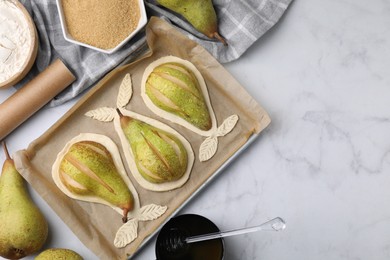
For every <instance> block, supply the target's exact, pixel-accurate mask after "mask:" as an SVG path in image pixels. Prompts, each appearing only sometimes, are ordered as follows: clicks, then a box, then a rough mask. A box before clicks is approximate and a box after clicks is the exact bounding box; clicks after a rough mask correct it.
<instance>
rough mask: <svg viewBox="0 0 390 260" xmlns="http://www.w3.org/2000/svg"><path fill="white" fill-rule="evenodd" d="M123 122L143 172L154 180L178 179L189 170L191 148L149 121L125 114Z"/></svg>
mask: <svg viewBox="0 0 390 260" xmlns="http://www.w3.org/2000/svg"><path fill="white" fill-rule="evenodd" d="M117 111H118V113H119V115H120V122H121V127H122V130H123V132H124V134H125V136H126V139H127V140H128V142H129V143H130V147H131V150H132V152H133V155H134V160H135V163H136V165H137V169H138V171H139V173H140V174H141V175H142V177H143V178H144V179H146V180H147V181H149V182H152V183H163V182H169V181H175V180H178V179H179V178H180V177H182V176H183V175H184V173H185V172H186V169H187V163H188V159H187V151H186V149H185V148H184V146H183V144H182V143H181V142H180V140H179V139H178V138H177V137H175V136H174V135H172V134H170V133H167V132H165V131H163V130H161V129H158V128H156V127H153V126H151V125H149V124H147V123H145V122H142V121H140V120H137V119H135V118H131V117H129V116H124V115H122V114H121V112H120V111H119V109H118V110H117Z"/></svg>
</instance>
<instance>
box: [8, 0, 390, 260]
mask: <svg viewBox="0 0 390 260" xmlns="http://www.w3.org/2000/svg"><path fill="white" fill-rule="evenodd" d="M226 68H227V69H228V70H229V71H230V72H231V73H232V74H233V75H234V76H235V77H236V78H237V80H238V81H239V82H241V83H242V85H243V86H245V87H246V88H247V90H248V91H249V93H250V94H251V95H252V96H253V97H254V98H255V99H256V100H257V101H258V102H259V103H260V104H262V106H263V107H264V108H265V109H266V110H267V111H268V112H269V114H270V116H271V118H272V120H273V121H272V123H271V125H270V126H269V127H268V128H267V129H266V130H265V131H264V132H263V133H262V134H261V136H260V137H259V138H258V139H257V140H256V141H255V142H254V143H253V144H252V145H251V147H249V149H247V150H246V152H245V153H243V154H242V155H241V156H240V157H239V158H238V159H237V160H236V161H234V162H233V163H232V164H231V166H230V167H229V168H228V169H226V170H225V171H224V172H223V173H222V175H220V176H219V177H217V179H215V180H214V181H213V182H212V183H211V184H210V185H209V186H208V187H207V188H206V189H205V190H204V191H203V192H202V193H201V194H200V195H199V196H197V197H196V198H195V199H193V200H192V202H191V203H190V204H188V205H187V206H186V207H185V208H184V209H183V210H182V211H181V212H180V214H183V213H196V214H201V215H204V216H207V217H208V218H210V219H212V220H213V221H214V222H215V223H216V224H217V225H218V226H219V227H220V228H221V229H223V230H227V229H233V228H239V227H244V226H253V225H256V224H259V223H261V222H263V221H266V220H268V219H271V218H273V217H275V216H280V217H283V218H284V219H285V220H286V222H287V229H286V230H284V231H283V232H280V233H272V232H270V233H264V232H263V233H252V234H248V235H242V236H238V237H231V238H227V239H225V246H226V259H228V260H230V259H271V260H279V259H289V260H290V259H300V260H302V259H317V260H318V259H324V260H327V259H375V260H379V259H390V236H389V234H390V203H389V201H390V199H389V197H390V1H385V0H373V1H363V0H343V1H340V0H328V1H322V0H295V1H294V2H293V4H292V5H291V7H290V9H289V10H288V12H287V13H286V15H285V16H284V17H283V19H282V21H281V22H280V23H279V24H278V25H277V26H276V27H275V28H273V29H272V30H271V31H270V32H269V33H267V35H266V36H264V37H263V38H262V39H260V40H259V41H258V42H256V44H255V45H254V46H252V47H251V48H250V50H248V52H247V53H245V55H244V56H243V57H242V58H240V59H239V60H237V61H235V62H232V63H230V64H226ZM12 92H13V90H1V91H0V101H3V100H4V99H5V98H7V97H8V96H9V95H10V94H11V93H12ZM73 104H74V101H73V102H70V103H68V104H65V105H63V106H60V107H57V108H50V109H49V108H45V109H43V110H41V111H40V112H39V113H37V114H36V115H35V116H34V117H32V118H31V119H30V120H28V122H26V123H25V124H23V125H22V126H21V127H19V128H18V130H17V131H15V132H14V133H13V134H11V135H10V136H9V137H8V138H7V142H8V143H9V149H10V150H11V151H16V150H19V149H23V148H25V147H26V145H27V144H28V143H29V142H31V141H32V140H34V139H35V138H37V137H38V136H40V135H41V134H42V133H43V132H45V131H46V130H47V129H48V128H49V127H50V126H51V125H52V124H53V123H54V122H55V121H56V120H57V119H58V118H60V117H61V116H62V115H63V114H64V113H65V112H66V111H67V110H68V109H69V108H70V107H71V106H72V105H73ZM3 160H4V155H3V154H1V155H0V162H1V163H2V162H3ZM32 192H33V195H34V199H35V200H36V201H37V202H38V203H39V205H40V207H41V208H42V209H43V211H44V212H45V214H46V215H47V217H48V219H49V224H50V230H51V231H50V237H49V240H48V243H47V245H46V247H67V248H71V249H74V250H76V251H78V252H79V253H80V254H82V255H83V256H84V257H85V259H94V258H96V257H95V256H94V255H93V254H92V253H91V252H90V251H89V250H88V249H86V248H85V247H84V246H83V245H82V244H81V242H80V241H79V240H78V239H77V238H76V237H75V236H74V235H73V233H72V232H71V231H70V230H69V229H68V228H67V226H66V225H65V224H64V223H63V222H62V221H61V220H60V219H59V218H58V217H57V216H56V215H55V213H53V211H52V210H51V209H50V208H49V207H48V205H47V204H46V203H45V202H44V201H43V200H42V199H40V197H38V196H37V195H36V193H35V192H34V191H32ZM154 258H155V255H154V239H153V240H152V241H151V243H149V244H148V245H147V246H146V247H145V248H144V249H143V250H142V251H141V252H140V254H138V255H137V256H136V257H135V259H154ZM31 259H32V258H31Z"/></svg>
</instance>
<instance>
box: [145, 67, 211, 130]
mask: <svg viewBox="0 0 390 260" xmlns="http://www.w3.org/2000/svg"><path fill="white" fill-rule="evenodd" d="M145 92H146V95H148V97H149V98H150V100H151V101H152V102H153V103H154V104H155V105H156V106H157V107H159V108H160V109H162V110H165V111H167V112H170V113H172V114H174V115H176V116H178V117H181V118H182V119H184V120H186V121H187V122H189V123H190V124H192V125H194V126H195V127H197V128H199V129H201V130H203V131H207V130H210V128H211V126H212V124H211V117H210V113H209V110H208V107H207V105H206V102H205V99H204V96H203V93H202V91H201V89H200V86H199V82H198V79H197V78H196V77H195V75H194V73H193V72H192V71H191V70H190V69H188V68H187V67H186V66H184V65H183V64H180V63H176V62H168V63H164V64H161V65H159V66H157V67H155V68H154V69H153V71H152V72H151V73H150V74H149V76H148V78H147V80H146V84H145Z"/></svg>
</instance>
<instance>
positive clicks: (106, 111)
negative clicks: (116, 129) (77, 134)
mask: <svg viewBox="0 0 390 260" xmlns="http://www.w3.org/2000/svg"><path fill="white" fill-rule="evenodd" d="M115 113H116V111H115V109H114V108H111V107H100V108H97V109H94V110H90V111H88V112H87V113H85V116H87V117H90V118H93V119H95V120H98V121H102V122H111V121H112V120H114V116H115Z"/></svg>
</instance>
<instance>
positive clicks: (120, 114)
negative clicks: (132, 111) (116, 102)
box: [116, 108, 123, 117]
mask: <svg viewBox="0 0 390 260" xmlns="http://www.w3.org/2000/svg"><path fill="white" fill-rule="evenodd" d="M116 112H118V115H119V117H123V114H122V112H121V111H120V110H119V108H117V109H116Z"/></svg>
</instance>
